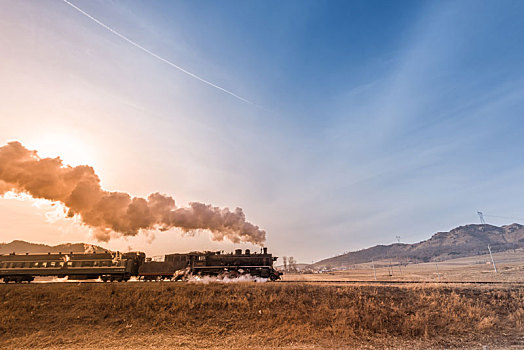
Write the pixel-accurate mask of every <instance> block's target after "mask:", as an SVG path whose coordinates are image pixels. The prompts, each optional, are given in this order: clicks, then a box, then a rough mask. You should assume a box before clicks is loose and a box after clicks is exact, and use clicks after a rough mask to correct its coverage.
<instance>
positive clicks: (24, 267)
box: [0, 252, 145, 283]
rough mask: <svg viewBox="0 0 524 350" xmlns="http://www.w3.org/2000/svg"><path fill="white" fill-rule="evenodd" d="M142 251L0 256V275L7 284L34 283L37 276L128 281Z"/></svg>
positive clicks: (138, 263) (138, 264)
mask: <svg viewBox="0 0 524 350" xmlns="http://www.w3.org/2000/svg"><path fill="white" fill-rule="evenodd" d="M144 260H145V254H144V253H142V252H131V253H123V254H122V253H119V252H105V253H72V252H71V253H47V254H14V253H12V254H7V255H0V278H1V279H3V280H4V282H5V283H9V282H18V283H20V282H31V281H33V280H34V279H35V277H40V276H55V277H59V278H63V277H68V278H69V279H77V280H80V279H97V278H101V279H102V280H103V281H127V280H129V279H130V278H131V277H132V276H137V275H138V268H139V267H140V265H141V264H142V263H143V262H144Z"/></svg>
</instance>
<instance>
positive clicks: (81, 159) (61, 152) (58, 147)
mask: <svg viewBox="0 0 524 350" xmlns="http://www.w3.org/2000/svg"><path fill="white" fill-rule="evenodd" d="M26 147H27V148H29V149H31V150H36V151H37V152H38V156H39V157H41V158H46V157H50V158H56V157H60V159H62V160H63V162H64V165H71V166H77V165H93V163H95V157H94V152H93V148H92V146H90V145H89V143H87V142H85V141H84V140H82V139H81V138H78V137H75V136H74V135H67V134H66V133H63V134H45V135H44V136H42V137H41V138H39V139H36V140H34V141H33V142H31V143H28V144H27V145H26Z"/></svg>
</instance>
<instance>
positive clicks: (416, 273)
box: [284, 249, 524, 282]
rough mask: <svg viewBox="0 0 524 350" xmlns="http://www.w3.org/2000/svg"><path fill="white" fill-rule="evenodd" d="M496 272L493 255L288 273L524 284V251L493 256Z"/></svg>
mask: <svg viewBox="0 0 524 350" xmlns="http://www.w3.org/2000/svg"><path fill="white" fill-rule="evenodd" d="M493 258H494V259H495V262H496V266H497V270H498V272H497V273H495V272H494V269H493V265H492V263H491V258H490V256H489V254H486V255H478V256H472V257H466V258H458V259H451V260H446V261H441V262H438V263H435V262H430V263H419V264H406V263H404V262H402V261H401V260H400V261H399V260H397V259H395V258H391V259H386V260H381V261H375V271H373V266H372V264H370V263H367V264H358V265H354V266H351V267H349V268H348V269H347V270H344V271H334V272H328V273H321V274H317V273H315V274H286V275H284V280H287V281H312V280H315V281H318V280H322V281H373V280H374V279H375V273H376V276H377V281H385V282H387V281H421V282H476V281H483V282H486V281H488V282H524V249H518V250H515V251H508V252H503V253H496V254H493Z"/></svg>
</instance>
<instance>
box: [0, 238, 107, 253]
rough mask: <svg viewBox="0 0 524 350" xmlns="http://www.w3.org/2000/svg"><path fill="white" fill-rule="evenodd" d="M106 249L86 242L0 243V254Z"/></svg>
mask: <svg viewBox="0 0 524 350" xmlns="http://www.w3.org/2000/svg"><path fill="white" fill-rule="evenodd" d="M107 250H108V249H105V248H102V247H99V246H96V245H92V244H87V243H64V244H59V245H55V246H49V245H46V244H37V243H29V242H25V241H19V240H15V241H12V242H10V243H0V254H9V253H13V252H14V253H17V254H24V253H29V254H38V253H48V252H50V253H59V252H62V253H66V252H67V253H69V252H73V253H84V252H95V253H98V252H105V251H107Z"/></svg>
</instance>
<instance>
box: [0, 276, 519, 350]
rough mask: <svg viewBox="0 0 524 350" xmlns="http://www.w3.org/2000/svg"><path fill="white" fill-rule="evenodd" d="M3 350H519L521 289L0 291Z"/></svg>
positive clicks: (77, 287) (268, 286) (176, 286)
mask: <svg viewBox="0 0 524 350" xmlns="http://www.w3.org/2000/svg"><path fill="white" fill-rule="evenodd" d="M0 319H1V324H0V346H1V347H2V348H22V347H26V348H30V347H35V348H45V347H47V348H63V347H67V348H73V347H77V348H102V347H107V348H122V349H123V348H127V349H129V348H147V347H154V348H161V347H164V348H209V347H217V348H246V347H249V348H257V347H259V348H264V347H268V348H272V347H286V348H293V349H295V348H297V349H298V348H300V349H302V348H308V347H313V348H315V347H318V348H327V347H332V348H339V347H359V348H362V347H367V348H390V347H397V348H409V347H412V348H418V347H426V348H429V347H433V348H448V347H454V346H463V345H464V344H466V346H471V347H473V348H482V347H481V346H480V345H481V344H489V345H490V346H493V345H496V346H497V345H498V346H499V347H501V348H509V347H510V346H515V347H522V346H524V342H523V339H522V338H521V337H522V334H524V288H522V287H518V286H515V287H513V288H506V289H501V288H498V289H489V288H483V289H480V288H471V287H467V288H466V287H460V288H459V287H446V286H442V287H432V286H417V287H386V286H365V285H363V286H341V285H310V284H304V283H296V284H295V283H290V284H278V283H262V284H260V283H259V284H257V283H237V284H207V285H204V284H189V283H128V284H103V283H94V284H71V283H62V284H33V285H1V286H0Z"/></svg>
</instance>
